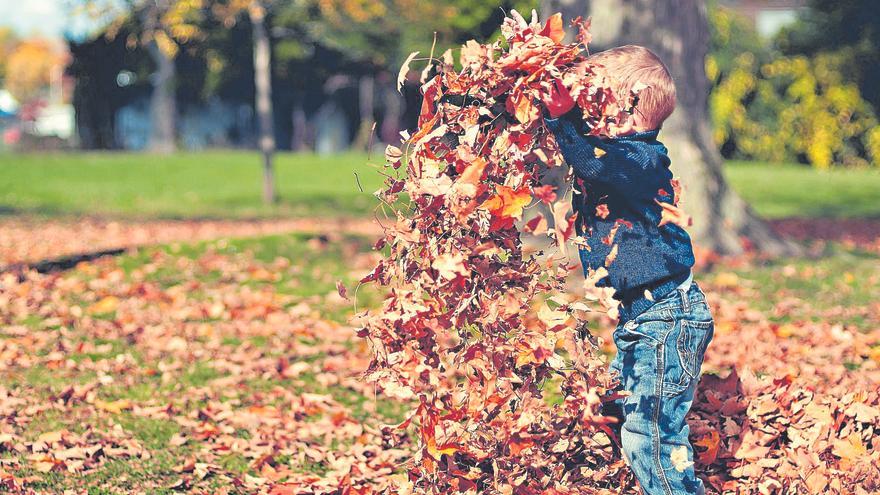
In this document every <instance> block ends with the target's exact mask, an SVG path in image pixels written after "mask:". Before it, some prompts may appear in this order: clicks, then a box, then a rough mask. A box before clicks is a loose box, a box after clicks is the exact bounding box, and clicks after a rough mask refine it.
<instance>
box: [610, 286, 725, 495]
mask: <svg viewBox="0 0 880 495" xmlns="http://www.w3.org/2000/svg"><path fill="white" fill-rule="evenodd" d="M713 332H714V324H713V322H712V315H711V313H710V312H709V307H708V305H707V304H706V298H705V296H704V295H703V292H702V291H701V290H700V288H699V287H698V286H697V284H696V283H692V284H691V285H690V288H689V289H687V290H684V289H676V290H674V291H672V292H671V293H670V294H668V295H667V296H665V297H663V298H662V299H661V300H659V301H657V302H656V303H655V304H654V305H653V306H651V307H650V308H648V310H647V311H645V312H644V313H642V314H640V315H639V316H637V317H635V318H634V319H632V320H630V321H627V322H623V323H621V324H620V325H618V327H617V329H616V330H615V331H614V343H615V345H617V355H616V356H615V358H614V360H613V361H612V363H611V369H612V370H614V371H616V372H617V373H618V374H619V377H620V387H621V388H622V389H623V390H626V391H628V392H629V393H630V395H629V396H628V397H625V398H623V399H619V400H617V401H615V402H614V403H611V404H609V406H610V407H609V408H607V409H606V413H607V414H614V415H618V416H619V417H621V418H622V420H623V423H622V426H621V434H620V439H621V447H622V449H623V453H624V455H625V456H626V459H627V462H628V464H629V465H630V467H631V468H632V470H633V472H634V473H635V476H636V479H638V480H639V484H640V485H641V488H642V492H643V493H645V494H647V495H661V494H662V495H681V494H702V493H704V488H703V483H702V481H701V480H700V479H698V478H697V477H696V475H695V474H694V468H693V463H692V461H693V448H692V447H691V444H690V442H689V440H688V432H689V429H688V425H687V423H686V422H685V415H686V414H687V412H688V410H690V408H691V404H692V402H693V400H694V392H695V391H696V387H697V382H698V381H699V377H700V366H701V365H702V363H703V354H704V353H705V352H706V346H707V345H708V344H709V341H710V340H712V335H713Z"/></svg>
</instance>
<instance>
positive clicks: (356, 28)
mask: <svg viewBox="0 0 880 495" xmlns="http://www.w3.org/2000/svg"><path fill="white" fill-rule="evenodd" d="M690 3H691V2H688V6H683V4H681V3H677V2H663V1H655V2H652V1H646V0H644V1H639V2H622V1H614V0H594V1H592V2H589V1H573V0H560V1H547V2H542V3H540V4H538V3H537V2H529V1H504V2H474V1H466V0H452V1H448V2H430V3H429V2H419V1H413V0H296V1H289V2H287V1H270V0H265V1H256V0H223V1H221V0H216V1H213V0H212V1H208V0H203V1H198V0H175V1H172V0H157V1H148V2H141V1H137V0H107V1H98V0H94V1H90V0H82V1H77V0H65V1H62V0H57V1H40V2H13V1H10V0H0V136H2V140H0V270H2V273H0V325H2V328H0V334H2V335H0V356H2V357H3V359H2V362H0V376H2V380H0V383H2V385H0V418H2V426H0V480H2V481H0V482H2V483H6V485H5V486H9V487H13V486H14V487H16V489H21V490H36V491H40V490H43V491H44V492H46V493H59V492H60V491H62V490H64V489H69V490H74V492H76V490H86V491H88V493H129V492H138V491H143V492H146V493H156V492H162V491H169V492H171V491H174V490H192V491H194V492H200V491H209V492H211V493H220V492H221V491H226V492H228V493H238V492H241V493H250V492H251V491H252V490H256V489H268V487H269V486H271V485H272V484H273V483H276V482H279V481H280V482H284V481H288V482H291V483H294V482H299V481H296V480H300V481H302V480H309V479H312V478H313V479H312V481H315V482H317V481H316V480H319V479H321V480H326V479H330V480H332V482H331V484H332V483H338V478H341V477H344V475H345V473H346V472H349V473H350V472H351V466H352V465H359V464H358V463H363V462H366V461H365V460H364V459H365V458H369V456H366V457H365V456H364V453H363V452H364V451H365V449H368V447H365V446H364V445H369V444H370V442H369V439H373V440H375V439H377V438H380V437H381V434H380V433H378V430H377V426H376V425H378V424H380V423H382V422H393V421H394V420H399V419H400V414H401V411H402V409H403V407H402V406H401V404H398V403H395V402H394V401H392V400H390V399H389V400H384V399H382V398H379V399H378V400H377V399H376V398H375V397H373V395H372V389H371V388H370V387H368V386H367V385H365V384H363V383H361V382H360V380H359V373H360V371H361V370H363V369H364V368H365V367H366V365H367V364H368V352H367V350H366V347H365V346H364V344H363V343H362V342H359V341H358V340H357V339H355V338H354V337H353V334H352V331H351V324H350V323H349V318H350V317H351V316H352V315H353V314H354V313H355V308H353V306H352V302H351V301H348V300H346V299H344V298H343V297H342V296H341V295H340V294H339V291H338V290H337V289H336V281H337V280H341V281H343V283H344V284H346V285H347V286H348V287H350V288H351V289H353V288H354V287H355V286H357V283H356V282H357V280H359V279H360V278H361V277H362V276H363V275H364V274H365V273H366V272H368V271H369V269H370V268H371V267H372V264H373V263H374V262H375V260H376V256H378V254H377V253H376V252H375V251H373V250H372V249H371V247H370V246H371V243H372V241H373V240H374V239H375V237H376V236H377V233H378V227H377V226H376V224H375V223H374V222H373V218H374V216H375V215H376V210H375V207H376V199H375V198H374V197H373V196H372V192H373V191H375V190H376V189H377V188H378V187H379V186H380V184H381V181H382V178H381V176H380V175H379V173H378V170H379V169H380V165H381V163H382V162H383V150H384V148H385V145H386V144H387V143H395V142H397V141H399V138H400V132H401V131H405V130H412V129H413V128H414V127H415V124H416V119H417V116H418V111H419V107H420V93H419V86H420V82H419V78H420V71H421V66H418V64H413V70H411V71H409V72H408V73H404V74H403V76H404V78H403V81H402V85H401V86H400V88H399V89H398V70H399V67H400V64H401V63H402V62H403V61H404V59H405V58H406V57H407V55H408V54H409V53H410V52H412V51H416V50H418V51H420V52H421V54H423V55H425V54H428V53H430V52H431V51H432V45H434V44H436V46H434V47H433V50H434V53H437V54H439V53H442V52H443V51H444V50H445V49H446V48H449V47H458V46H461V44H463V43H464V42H466V41H467V40H469V39H472V38H475V39H478V40H481V41H485V40H491V39H493V38H494V37H497V36H498V34H499V33H498V26H499V24H500V22H501V20H502V18H503V16H504V12H505V11H509V10H510V9H513V8H515V9H517V10H519V11H520V12H529V11H530V10H531V9H532V8H537V9H539V11H540V12H541V13H542V14H545V15H546V14H547V13H551V12H555V11H562V12H563V13H564V14H565V15H566V17H567V18H570V17H573V16H576V15H584V14H588V13H589V14H590V15H592V16H593V17H594V24H593V25H594V35H595V38H596V43H595V45H594V48H597V49H601V48H603V47H607V46H611V45H613V44H615V43H625V42H637V43H645V44H648V45H651V43H652V42H653V43H656V42H658V40H657V39H652V38H651V36H652V34H651V33H652V32H654V29H653V27H655V26H667V27H668V26H669V25H671V24H673V23H676V22H677V23H679V26H678V27H679V28H680V29H679V31H678V32H679V34H681V35H682V38H680V41H682V42H684V43H685V46H687V47H694V48H692V49H686V50H684V52H685V53H684V54H682V53H680V52H679V53H678V54H677V55H676V56H678V59H675V56H673V57H672V59H675V60H672V59H670V60H672V62H670V64H671V66H672V69H673V73H674V74H676V76H677V77H676V78H677V80H678V86H679V87H678V91H679V94H680V95H682V98H681V100H682V105H681V106H680V108H679V110H678V111H677V112H676V118H677V119H678V120H677V121H676V123H674V127H673V128H672V129H669V130H668V135H669V138H670V141H669V142H667V144H669V145H670V147H671V148H673V152H674V153H675V152H676V151H675V150H676V149H687V150H690V151H689V152H688V153H690V154H689V155H685V156H686V157H687V158H688V160H679V161H678V162H676V165H675V166H674V167H678V168H676V169H675V171H676V173H679V175H682V176H683V178H684V182H685V184H686V189H685V197H686V198H688V197H691V198H696V199H692V200H691V201H692V202H691V205H692V208H691V210H690V213H692V214H694V216H695V220H696V223H695V225H694V229H695V230H696V237H697V238H698V240H699V247H700V248H701V249H700V251H699V254H700V256H699V258H700V259H699V263H700V270H701V273H700V275H699V276H698V279H699V280H701V281H704V282H705V286H706V287H707V292H708V293H709V294H710V300H711V301H712V302H713V304H715V305H717V307H718V312H719V315H718V317H719V318H718V319H719V321H718V328H719V330H718V335H719V337H718V339H719V340H720V343H719V344H718V346H719V349H725V347H724V346H725V345H728V346H733V345H734V344H735V343H737V342H740V341H741V339H742V338H743V336H744V335H751V336H753V337H754V339H753V340H754V342H752V343H751V344H750V347H746V348H744V349H740V350H738V351H737V352H731V353H730V354H729V356H727V357H725V358H723V359H722V358H717V359H714V360H713V358H711V357H710V358H708V359H707V367H708V369H707V370H706V371H707V372H708V373H717V374H724V373H726V372H727V371H729V370H730V369H732V368H733V367H734V366H736V367H738V368H739V367H742V368H750V369H752V370H754V371H755V372H757V374H758V375H762V374H773V375H779V374H780V373H781V374H783V375H785V374H786V373H787V374H791V375H794V376H798V377H799V378H800V379H802V380H804V381H805V383H808V384H809V383H812V382H811V380H814V381H816V382H817V383H818V382H820V381H822V382H824V385H823V387H825V389H824V390H826V391H828V392H829V393H832V394H834V393H836V392H835V391H839V392H840V393H839V394H838V395H842V394H843V390H844V389H845V388H846V385H847V383H848V382H847V381H846V380H847V379H844V378H842V377H843V376H844V375H846V374H851V375H858V376H860V377H861V379H863V380H869V381H870V380H874V383H876V380H877V376H878V374H877V373H878V371H877V370H878V362H880V329H878V323H880V306H878V304H880V303H878V302H877V301H880V263H878V261H880V259H878V258H880V172H878V170H880V127H878V120H877V119H878V115H880V60H878V59H880V12H878V9H877V8H876V7H875V6H874V5H873V2H871V1H867V0H862V1H857V0H851V1H844V2H832V1H824V0H800V1H799V0H789V1H785V0H767V1H758V0H728V1H717V2H709V3H708V4H707V5H703V4H702V2H696V4H699V5H700V6H701V8H700V10H699V11H698V10H695V7H694V5H690ZM694 12H697V14H698V15H695V14H694ZM623 21H626V22H623ZM685 22H692V23H693V24H691V25H689V26H690V29H689V26H685V25H681V23H685ZM622 26H623V27H622ZM694 26H698V29H696V30H694V29H693V27H694ZM603 31H604V32H603ZM612 31H613V34H608V33H609V32H612ZM656 31H658V32H659V31H661V30H656ZM673 31H674V29H673ZM688 37H690V38H688ZM688 54H690V55H694V54H696V55H695V56H691V57H688V56H687V55H688ZM661 55H662V53H661ZM703 55H705V57H704V56H703ZM664 58H666V57H664ZM679 74H682V75H683V76H682V77H679ZM664 140H665V139H664ZM676 144H678V145H679V146H676ZM673 158H675V157H673ZM740 197H741V198H743V199H744V200H745V204H748V205H749V206H745V204H744V203H741V202H740V201H739V199H738V198H740ZM686 204H687V199H686ZM728 217H729V218H728ZM379 297H380V295H379V294H376V293H373V292H371V290H370V289H369V288H360V289H359V291H358V293H357V304H358V305H359V307H358V309H363V308H364V307H371V306H373V307H374V306H375V305H376V304H377V302H378V300H379ZM597 327H598V328H599V329H600V332H606V334H607V331H608V328H609V322H608V321H606V320H602V319H598V320H597ZM725 336H726V337H725ZM738 336H739V337H738ZM725 338H727V339H728V340H729V342H728V343H727V344H724V342H725V340H724V339H725ZM823 339H824V340H823ZM816 346H820V347H824V348H827V349H828V350H827V351H826V352H822V353H818V354H819V355H813V356H811V357H806V355H807V354H808V350H809V348H811V347H816ZM607 351H608V352H611V350H610V349H607ZM720 352H721V351H719V353H720ZM823 368H824V369H823ZM823 373H824V374H823ZM829 377H833V378H831V379H829ZM292 439H293V440H292ZM340 452H341V453H340ZM392 452H393V449H392ZM383 455H389V456H393V455H394V454H393V453H392V454H387V453H386V454H383ZM872 455H873V454H872ZM361 474H362V475H363V476H367V475H366V474H364V473H361ZM728 475H729V473H728ZM291 480H293V481H291ZM302 483H303V484H305V483H306V482H305V481H302ZM0 486H2V485H0ZM22 487H23V488H22ZM76 493H78V492H76Z"/></svg>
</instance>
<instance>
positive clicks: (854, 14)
mask: <svg viewBox="0 0 880 495" xmlns="http://www.w3.org/2000/svg"><path fill="white" fill-rule="evenodd" d="M808 7H809V8H807V9H804V10H803V11H802V14H801V15H800V18H799V20H798V22H797V23H796V24H794V25H792V26H789V27H787V28H785V29H783V31H782V32H781V33H780V35H779V36H778V38H777V40H776V42H777V44H778V45H779V47H780V48H781V49H782V51H783V53H785V54H787V55H797V54H804V55H810V56H812V55H816V54H819V53H828V54H834V55H836V56H837V57H838V58H839V63H840V66H839V70H840V71H841V73H842V75H843V79H844V80H847V81H855V82H856V83H858V85H859V88H860V90H861V93H862V95H863V96H864V98H865V99H867V100H868V101H869V102H870V103H871V105H872V106H873V107H874V110H875V112H878V113H880V8H878V4H877V1H876V0H810V1H809V2H808Z"/></svg>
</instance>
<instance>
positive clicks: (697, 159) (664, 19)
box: [542, 0, 798, 255]
mask: <svg viewBox="0 0 880 495" xmlns="http://www.w3.org/2000/svg"><path fill="white" fill-rule="evenodd" d="M561 4H565V5H561ZM575 4H577V5H575ZM560 7H565V8H566V9H567V10H568V11H570V12H574V13H576V14H577V15H583V16H586V15H590V16H592V18H593V24H592V25H593V47H594V48H596V49H605V48H610V47H613V46H619V45H625V44H637V45H643V46H646V47H648V48H649V49H651V50H652V51H654V52H655V53H656V54H657V55H658V56H659V57H660V58H661V59H662V60H663V61H664V62H665V63H666V65H667V66H668V67H669V70H670V71H671V72H672V76H673V78H674V79H675V83H676V88H677V93H678V103H677V108H676V110H675V112H674V113H673V114H672V116H671V117H670V118H669V120H667V121H666V122H665V123H664V125H663V131H662V132H661V134H660V139H661V140H662V141H663V142H664V143H665V144H666V145H667V146H668V148H669V155H670V158H671V159H672V170H673V172H674V173H675V174H676V175H678V176H679V177H680V178H681V181H682V184H683V186H684V194H683V197H682V204H683V207H684V208H685V209H686V210H687V212H688V213H689V214H691V215H692V216H693V219H694V225H693V227H692V228H691V229H690V232H691V235H692V236H693V238H694V241H695V243H696V244H698V245H699V246H701V247H703V248H705V249H710V250H712V251H715V252H717V253H720V254H739V253H742V252H743V251H745V250H746V249H749V248H754V249H757V250H759V251H762V252H764V253H766V254H769V255H785V254H794V253H796V252H798V246H796V245H795V244H793V243H791V242H788V241H785V240H783V239H782V238H780V237H779V235H777V234H776V233H775V232H774V231H773V230H772V229H771V228H770V227H769V226H768V225H767V224H766V223H764V222H763V221H762V220H760V219H759V218H758V217H757V216H756V215H755V214H754V213H753V212H752V210H751V208H750V207H749V206H748V205H747V204H746V203H745V202H744V201H743V200H742V199H740V197H739V196H738V195H737V194H736V193H735V192H734V191H733V190H731V188H730V187H729V186H728V184H727V182H726V180H725V178H724V173H723V169H722V167H723V161H722V159H721V155H720V154H719V152H718V149H717V148H716V146H715V143H714V141H713V140H712V134H711V129H710V125H709V116H708V97H709V90H710V87H709V81H708V79H707V78H706V74H705V58H706V53H707V50H708V47H709V26H708V21H707V19H706V6H705V2H703V1H701V0H592V1H589V0H555V1H544V2H543V3H542V8H543V9H544V16H545V17H546V16H548V15H550V14H552V13H553V12H555V11H556V10H554V9H558V8H560Z"/></svg>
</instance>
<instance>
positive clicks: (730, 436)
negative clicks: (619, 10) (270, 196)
mask: <svg viewBox="0 0 880 495" xmlns="http://www.w3.org/2000/svg"><path fill="white" fill-rule="evenodd" d="M575 25H577V26H578V27H579V29H578V30H579V35H578V37H577V40H578V42H577V43H575V44H563V43H562V39H563V31H562V20H561V18H560V17H559V16H558V15H557V16H554V17H551V18H550V19H549V20H548V21H547V22H546V23H544V24H541V23H539V22H537V20H536V19H534V17H533V20H532V22H526V21H525V20H524V19H522V18H521V17H519V16H518V15H516V14H514V15H513V17H511V18H507V19H505V21H504V24H503V25H502V33H503V36H504V39H503V41H499V42H496V43H493V44H488V45H481V44H478V43H476V42H473V41H471V42H468V43H467V44H466V45H465V46H464V47H463V48H462V51H461V58H460V66H461V70H458V71H456V70H455V69H454V63H453V59H452V56H451V55H450V53H449V52H447V53H446V54H444V55H443V56H442V57H441V60H439V61H436V62H435V61H434V59H433V56H432V58H431V64H433V66H435V68H436V70H437V71H438V74H437V75H435V76H434V77H432V78H431V79H430V80H428V81H427V82H426V83H425V84H424V85H423V87H422V90H423V93H424V102H423V106H422V110H421V116H420V119H419V124H420V126H419V129H418V131H417V132H416V133H415V134H413V135H412V136H404V145H403V147H402V148H403V149H401V148H397V147H393V146H389V148H388V149H387V150H386V160H387V168H386V170H387V174H388V177H387V181H386V188H385V189H383V190H381V191H379V192H378V193H377V195H378V196H379V198H380V199H381V201H382V202H383V208H382V209H383V211H384V212H385V214H386V218H388V219H389V221H388V222H386V225H385V235H384V236H383V237H382V238H381V239H380V241H379V242H378V243H377V245H376V248H377V249H385V250H387V253H388V256H387V257H386V258H385V259H383V260H382V261H380V262H379V263H378V265H377V266H376V268H375V269H374V270H373V271H372V272H371V273H370V274H369V275H367V276H366V277H365V278H364V279H363V281H364V282H376V283H378V285H380V286H381V287H382V288H383V289H385V290H387V292H388V297H387V298H386V299H385V301H384V303H383V305H382V307H381V308H380V309H379V310H376V311H375V312H372V313H369V314H367V315H365V319H364V320H363V328H362V329H361V330H360V332H359V335H360V336H361V337H363V338H366V339H368V340H369V342H370V343H371V348H372V350H373V359H372V362H371V365H370V368H369V370H368V373H367V376H368V377H369V379H370V380H371V381H373V382H374V383H376V384H377V386H378V388H379V389H380V390H381V391H382V392H383V393H384V394H385V395H387V396H390V397H395V398H399V399H402V400H408V401H412V403H413V404H414V406H413V409H412V410H411V411H410V414H409V415H408V417H407V419H406V420H405V421H404V422H402V423H401V424H399V425H396V426H393V427H389V432H391V431H393V430H394V429H397V430H401V429H405V430H409V431H411V432H413V433H414V436H415V438H416V439H417V449H416V451H415V454H414V456H413V458H412V459H411V460H410V461H409V462H408V463H407V464H406V465H405V474H404V475H403V476H400V477H399V478H397V479H396V480H395V482H394V486H395V490H397V491H399V492H401V493H405V494H408V493H437V494H439V493H455V492H467V493H486V494H511V493H542V494H566V493H584V492H585V491H589V492H590V493H620V492H624V491H627V490H630V489H632V488H633V483H634V482H633V480H632V478H631V476H630V474H629V473H628V470H627V469H626V468H625V465H624V463H623V462H622V460H621V458H620V455H619V452H618V450H617V449H616V448H615V445H614V444H615V442H616V439H615V438H614V435H613V433H612V430H611V429H610V428H609V424H610V422H613V420H612V419H611V418H606V417H603V416H602V415H601V414H600V410H601V404H602V402H603V401H605V400H611V399H614V398H616V395H614V394H610V393H609V391H610V390H612V389H613V387H614V377H612V376H610V375H609V374H608V372H607V369H606V362H605V359H604V358H602V357H601V355H600V354H599V353H598V352H596V344H597V343H599V342H598V341H597V340H594V339H591V338H585V337H588V336H589V332H588V331H587V330H586V318H587V317H588V316H589V311H590V310H589V308H588V307H587V306H585V305H584V304H583V303H582V302H579V301H576V300H572V299H571V298H566V297H562V296H560V295H558V294H561V293H563V292H564V281H565V278H566V276H567V275H568V274H569V272H571V271H572V270H574V269H576V267H574V266H572V265H571V264H570V263H569V261H568V259H567V257H566V256H565V255H566V252H567V248H566V242H568V241H573V243H575V244H577V243H578V242H580V239H578V238H577V237H574V236H573V232H572V230H573V223H574V220H575V219H574V218H573V217H572V216H569V209H568V203H567V201H566V199H565V198H558V197H557V195H556V192H555V190H554V189H553V187H552V186H548V185H544V184H542V182H541V179H542V177H543V175H544V173H545V172H546V170H548V169H549V168H551V167H554V166H558V165H559V164H560V162H561V158H560V156H559V153H558V149H557V147H556V144H555V142H554V141H553V138H552V136H551V135H550V134H549V133H548V132H547V129H546V128H545V126H544V124H543V117H542V115H543V114H542V112H543V109H544V108H564V107H566V106H567V104H568V103H571V102H574V103H575V104H576V105H577V107H579V108H580V110H581V111H582V112H583V114H584V118H585V120H586V121H587V122H588V123H589V124H590V125H591V126H592V129H593V131H592V132H594V133H597V134H602V133H605V131H606V130H608V126H610V125H612V124H613V123H615V122H619V121H620V119H621V118H625V112H624V110H625V109H626V107H627V106H628V105H630V104H631V102H632V99H631V98H630V100H629V101H627V102H618V101H615V98H614V95H613V93H612V92H611V91H610V90H609V89H608V88H607V87H605V86H604V85H603V84H604V81H603V80H602V79H600V78H599V77H598V76H596V74H595V72H594V71H593V70H592V68H591V66H590V65H589V63H588V61H587V62H586V63H585V62H584V60H583V58H582V52H583V50H584V49H585V48H586V45H587V43H588V42H589V39H590V35H589V33H588V31H587V28H588V25H587V24H585V23H583V22H580V21H579V20H578V21H576V22H575ZM416 55H417V54H413V55H411V56H410V58H409V59H408V61H407V63H406V64H405V65H404V69H402V71H401V73H402V74H403V73H405V72H406V70H407V68H408V64H409V63H410V62H411V61H412V60H414V59H415V56H416ZM430 68H431V66H429V67H428V68H426V69H425V74H427V73H429V70H430ZM632 96H634V95H630V97H632ZM403 194H405V195H406V198H403V199H402V198H401V196H402V195H403ZM536 202H544V203H546V204H547V205H548V206H549V209H550V211H551V212H552V217H553V218H552V219H551V221H548V220H547V219H545V218H544V217H543V216H541V215H537V216H535V217H534V218H533V219H532V220H530V221H529V222H527V223H525V224H521V222H518V220H520V219H521V217H522V215H523V211H524V209H526V208H529V207H530V205H532V204H533V203H536ZM400 205H403V206H402V207H401V206H400ZM389 211H390V214H389V213H388V212H389ZM551 224H552V227H551V226H550V225H551ZM523 233H527V234H543V233H546V234H547V235H549V237H550V239H551V241H552V242H553V243H554V244H555V246H556V249H557V250H558V251H557V252H558V254H559V256H558V257H557V258H553V257H548V256H546V253H538V255H528V254H527V253H525V252H524V250H523V243H522V238H521V235H522V234H523ZM608 242H609V243H613V238H612V239H609V240H608ZM568 249H570V248H568ZM612 252H613V251H612ZM613 258H614V257H613V255H611V256H609V259H608V260H607V263H612V262H613V261H614V259H613ZM601 276H603V274H602V273H596V274H595V275H594V276H592V277H589V278H588V279H587V280H586V281H585V285H584V287H585V289H586V292H587V295H588V296H590V298H591V299H592V300H594V301H598V302H599V306H601V309H602V310H604V311H606V312H607V313H608V314H609V315H611V316H612V317H613V315H614V307H613V304H612V303H611V301H610V298H609V297H608V293H607V292H602V291H599V290H598V289H596V288H595V285H594V284H595V280H596V279H597V278H600V277H601ZM553 294H557V295H555V296H554V295H553ZM733 364H736V363H733ZM550 390H553V392H554V393H552V394H551V393H549V391H550ZM560 392H561V393H560ZM877 407H878V396H877V394H876V393H873V392H870V393H863V394H858V395H853V394H850V395H849V396H846V397H834V396H832V395H821V394H817V393H814V392H813V391H811V390H810V389H809V388H804V387H803V386H802V385H797V384H795V380H794V377H793V376H780V377H769V378H768V379H765V380H757V379H755V378H754V377H752V380H750V381H748V384H746V385H744V382H742V381H740V380H739V379H738V376H737V375H736V373H735V372H734V373H732V374H731V375H729V376H728V378H727V380H719V379H718V378H717V377H710V378H709V379H707V380H706V381H704V384H703V387H702V392H701V394H700V396H699V398H698V404H697V405H696V406H695V415H693V416H692V417H691V418H690V419H691V421H692V422H693V425H694V437H693V439H694V440H695V442H696V445H698V455H699V457H698V459H697V461H698V462H697V464H698V469H699V470H700V472H708V473H709V479H708V480H707V481H708V486H709V487H710V489H714V490H718V491H724V492H736V493H780V492H784V493H817V492H821V491H823V490H828V491H829V492H832V493H843V492H845V490H847V487H849V486H852V484H853V483H860V485H859V487H860V488H859V490H860V491H857V492H858V493H868V492H867V491H866V490H868V489H871V487H874V488H876V487H877V483H878V480H877V476H876V473H877V467H878V465H880V464H878V463H880V459H878V458H880V454H878V450H877V448H878V445H877V444H876V440H872V438H876V437H875V436H876V434H877V433H878V431H880V430H878V426H880V418H878V414H877V411H878V409H877ZM788 428H791V429H792V430H790V431H787V429H788ZM862 454H864V455H862ZM855 459H858V460H855ZM870 473H873V474H870ZM869 474H870V475H869ZM861 487H865V488H861ZM785 490H787V491H785Z"/></svg>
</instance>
